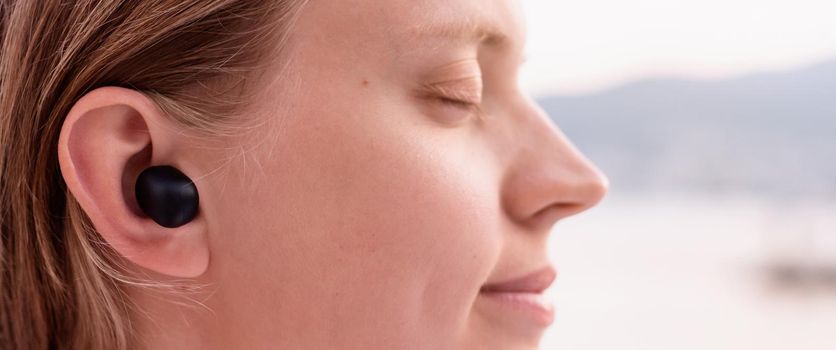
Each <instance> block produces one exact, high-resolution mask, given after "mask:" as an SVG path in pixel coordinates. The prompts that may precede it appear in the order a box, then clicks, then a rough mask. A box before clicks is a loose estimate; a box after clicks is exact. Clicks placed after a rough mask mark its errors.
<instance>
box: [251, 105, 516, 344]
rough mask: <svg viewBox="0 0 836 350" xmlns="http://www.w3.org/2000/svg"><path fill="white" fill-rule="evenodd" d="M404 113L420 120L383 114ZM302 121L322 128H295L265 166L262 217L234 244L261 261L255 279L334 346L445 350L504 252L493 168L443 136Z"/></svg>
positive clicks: (343, 118) (257, 194)
mask: <svg viewBox="0 0 836 350" xmlns="http://www.w3.org/2000/svg"><path fill="white" fill-rule="evenodd" d="M368 113H369V112H368V111H364V114H368ZM398 113H400V114H401V115H403V113H413V112H410V111H408V110H398V111H396V110H392V113H379V114H378V115H398ZM305 115H308V116H312V115H316V116H317V117H316V118H313V117H308V118H309V119H305V120H300V121H299V122H298V123H294V122H290V123H288V124H286V125H285V126H284V130H285V131H284V132H282V133H281V135H282V136H280V137H279V138H278V139H277V141H276V144H275V145H272V146H271V147H270V150H271V151H270V152H269V156H268V155H267V154H268V153H262V155H261V156H260V157H263V159H265V161H263V162H261V163H260V164H261V167H262V168H261V169H262V170H263V171H264V173H266V174H270V176H269V177H268V178H266V179H265V181H263V182H261V183H262V184H263V187H262V188H261V189H260V190H259V191H253V192H252V194H253V199H252V201H255V202H258V204H247V205H246V207H248V208H261V209H260V210H249V211H248V212H249V214H248V216H249V217H250V218H251V219H250V220H249V221H250V222H251V223H252V224H253V225H249V226H250V227H249V231H250V232H249V233H247V232H243V233H241V234H242V235H244V236H245V237H246V238H244V240H246V241H248V242H247V243H245V242H238V243H236V244H238V245H240V247H239V248H238V249H246V250H248V253H247V255H248V257H247V258H246V260H252V262H253V263H255V264H258V262H259V261H260V262H261V263H260V265H261V266H262V267H261V269H262V271H259V274H258V275H255V273H254V275H253V276H251V277H252V278H254V279H256V280H260V281H261V282H260V283H263V284H264V285H263V288H265V289H269V290H270V292H269V293H264V294H266V295H269V296H270V298H272V299H271V300H275V299H277V298H276V296H277V295H280V296H282V300H283V301H284V303H283V304H282V305H281V306H277V307H281V308H283V309H285V310H288V309H290V310H288V311H293V312H292V313H290V314H287V316H286V317H287V318H288V319H294V321H293V324H294V325H295V326H297V327H298V326H299V325H300V324H304V323H305V321H304V320H306V319H307V320H309V325H310V327H311V328H316V329H317V330H319V331H322V332H328V333H329V334H331V336H330V339H337V338H342V337H345V338H353V339H355V340H353V341H355V342H356V339H377V340H376V341H385V340H381V337H380V334H381V333H382V334H387V335H388V336H387V338H384V339H389V340H391V341H392V343H391V344H390V345H392V346H402V345H403V344H405V343H410V344H424V345H425V346H430V347H433V348H442V347H446V346H445V345H442V344H444V343H445V342H453V341H454V338H455V334H457V333H461V332H463V331H464V329H463V328H464V327H465V326H466V323H467V319H468V315H469V313H470V308H471V304H472V302H473V301H474V299H475V298H476V295H477V292H478V289H479V286H480V285H481V284H482V283H483V282H484V280H485V278H486V277H487V275H488V274H489V273H490V271H491V268H492V267H493V264H494V262H495V261H496V259H497V257H498V254H499V248H500V242H499V238H500V237H499V235H498V234H496V232H497V227H498V225H499V215H498V214H499V213H500V211H499V208H498V205H497V203H498V202H499V201H498V198H497V196H498V193H499V191H498V188H497V187H496V186H497V185H496V183H497V181H495V179H494V178H493V176H492V175H491V174H492V171H491V168H490V166H489V163H488V162H485V161H480V158H479V157H478V156H476V155H475V154H474V152H473V149H472V147H468V146H467V144H466V143H465V141H464V140H463V139H456V138H450V135H447V136H445V137H443V138H440V137H438V136H437V133H439V132H443V131H441V130H442V129H440V128H439V129H432V128H428V127H427V126H426V125H424V126H420V127H419V126H415V125H409V124H408V123H404V122H397V121H396V120H395V119H393V118H375V117H370V116H367V115H363V116H352V115H339V116H337V115H329V114H328V112H327V111H319V112H316V113H314V112H311V113H306V114H305ZM400 120H401V121H402V120H403V117H401V119H400ZM448 132H449V131H448ZM242 254H243V253H242ZM241 261H242V260H241V259H240V258H239V259H238V262H239V263H240V262H241ZM264 262H267V263H266V264H265V263H264ZM279 276H283V277H279ZM287 281H293V283H292V284H290V283H280V282H287ZM265 292H266V291H265ZM281 315H282V314H276V315H275V317H281ZM298 315H305V316H303V317H299V316H298ZM334 334H338V335H339V336H334ZM443 335H446V336H443ZM427 342H438V343H436V344H432V345H430V344H427ZM378 345H379V344H378Z"/></svg>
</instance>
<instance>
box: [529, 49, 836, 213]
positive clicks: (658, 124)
mask: <svg viewBox="0 0 836 350" xmlns="http://www.w3.org/2000/svg"><path fill="white" fill-rule="evenodd" d="M539 102H540V103H541V105H542V106H543V108H544V109H545V110H546V112H548V113H549V114H550V115H551V117H552V118H553V120H554V121H555V122H556V123H557V125H558V126H559V127H560V128H561V129H562V130H563V131H564V132H565V133H566V134H567V135H568V136H569V138H570V139H571V140H572V141H573V142H574V143H575V144H576V145H577V146H578V147H579V148H580V149H581V150H582V151H583V152H584V153H585V154H586V155H587V156H589V158H591V159H592V160H593V161H594V162H595V163H596V164H598V165H599V166H600V167H601V168H602V169H603V170H604V171H605V172H606V173H607V174H608V175H609V177H610V180H611V181H612V185H613V190H614V191H622V192H624V191H688V192H693V191H701V192H704V191H711V192H748V193H765V194H771V195H781V196H808V195H825V196H832V197H836V61H831V62H826V63H822V64H819V65H815V66H812V67H809V68H806V69H802V70H798V71H790V72H773V73H763V74H753V75H748V76H743V77H740V78H735V79H729V80H720V81H690V80H682V79H655V80H647V81H640V82H636V83H633V84H628V85H625V86H622V87H619V88H615V89H612V90H608V91H604V92H601V93H597V94H592V95H587V96H553V97H547V98H543V99H540V101H539Z"/></svg>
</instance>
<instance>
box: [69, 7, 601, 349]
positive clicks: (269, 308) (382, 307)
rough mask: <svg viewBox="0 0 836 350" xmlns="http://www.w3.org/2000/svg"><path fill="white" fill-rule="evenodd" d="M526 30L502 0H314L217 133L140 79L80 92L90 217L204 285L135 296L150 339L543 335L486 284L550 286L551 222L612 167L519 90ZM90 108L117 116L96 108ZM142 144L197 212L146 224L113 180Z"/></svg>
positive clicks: (328, 344) (472, 344)
mask: <svg viewBox="0 0 836 350" xmlns="http://www.w3.org/2000/svg"><path fill="white" fill-rule="evenodd" d="M524 43H525V23H524V19H523V18H522V15H521V10H520V4H519V3H517V1H514V0H426V1H413V0H389V1H375V0H349V1H317V0H313V1H311V2H310V3H309V4H308V5H307V6H306V7H305V8H304V9H303V11H302V13H301V14H300V17H299V18H298V22H297V23H296V25H295V27H294V29H293V32H292V34H291V36H290V38H289V42H288V48H289V51H288V52H289V56H288V58H287V59H286V60H281V62H276V64H273V65H271V66H270V69H268V71H265V72H264V74H263V77H264V78H265V81H267V83H266V84H264V85H263V87H261V89H260V91H259V92H258V98H257V100H256V101H255V103H254V105H252V106H250V115H249V116H247V117H250V118H260V119H259V120H261V121H262V123H261V124H259V127H258V128H255V129H253V130H251V131H250V132H249V133H248V134H247V137H241V138H236V139H230V140H229V141H228V144H226V145H225V147H220V148H219V147H214V148H209V147H197V146H193V145H192V143H190V141H189V140H187V139H184V138H182V137H180V136H179V135H178V134H177V133H176V132H174V131H172V128H174V127H172V126H171V125H173V124H170V122H168V121H166V118H163V117H162V116H160V115H158V112H157V110H155V109H154V108H151V107H150V105H149V103H148V101H145V100H143V99H142V96H141V95H139V94H134V93H131V92H130V90H125V89H121V88H104V89H100V90H98V91H94V92H93V93H91V94H90V95H88V96H86V97H85V98H84V99H82V100H81V101H80V102H79V103H78V104H77V105H76V106H75V108H74V109H73V112H71V115H70V117H69V119H68V120H70V121H75V122H74V123H69V124H68V126H65V129H64V133H63V134H62V140H63V141H62V142H61V147H62V148H61V157H62V159H61V161H62V169H63V170H64V174H65V176H66V177H68V178H69V179H68V184H69V186H70V188H71V189H72V190H73V192H74V193H75V194H76V195H77V197H79V201H80V203H81V204H82V205H83V206H84V208H85V210H86V211H87V212H88V214H89V215H90V217H91V220H92V221H93V222H94V223H95V225H96V227H97V229H98V230H99V231H100V232H101V234H102V236H103V237H104V238H105V239H106V240H108V242H109V243H111V244H112V245H113V246H114V247H115V248H116V250H117V251H119V252H120V253H121V254H123V255H125V256H126V257H127V258H128V259H130V260H132V261H133V262H135V263H137V265H139V266H142V267H144V268H146V269H147V271H146V272H147V273H149V275H150V276H175V277H189V278H192V279H194V280H196V281H198V282H200V283H201V284H202V285H205V288H204V290H205V291H206V292H205V295H202V296H201V297H200V304H201V307H194V306H193V305H192V306H188V305H186V306H180V305H173V304H171V303H166V302H164V301H160V298H159V297H147V296H143V295H144V294H143V293H142V292H135V293H134V295H133V296H134V297H135V298H136V301H137V304H138V305H141V306H142V308H143V309H144V311H145V316H148V318H150V319H152V320H150V321H149V322H146V323H147V324H146V326H145V327H144V328H142V327H140V328H141V329H142V330H144V331H146V334H145V336H146V339H147V341H148V342H151V343H153V342H154V341H157V340H159V341H163V340H166V341H174V342H177V341H178V340H176V339H180V340H179V341H180V342H181V344H180V345H181V346H180V347H178V348H188V346H194V347H199V348H204V349H206V348H230V349H231V348H236V349H245V348H248V349H256V348H258V349H262V348H264V349H266V348H271V349H272V348H279V349H535V348H537V347H538V343H539V341H540V338H541V336H542V333H543V331H544V329H545V328H546V327H547V326H548V324H549V323H550V322H551V318H550V317H551V315H550V314H548V313H542V312H538V310H536V309H532V308H531V307H526V306H525V303H514V302H513V300H512V301H509V300H500V299H501V298H497V297H495V296H490V295H488V293H486V292H485V288H483V287H485V286H490V285H496V284H501V283H503V282H505V281H511V280H514V279H517V278H519V277H522V276H527V275H529V274H531V273H534V272H538V271H540V272H543V271H545V272H544V273H543V274H542V275H541V280H540V282H541V283H540V285H541V286H540V287H544V286H542V284H543V283H546V284H548V283H550V282H551V280H552V278H553V277H554V276H553V274H551V273H550V272H552V269H551V267H550V266H551V264H550V263H549V257H548V254H547V251H546V243H547V239H548V238H549V232H550V231H551V229H552V227H553V226H554V224H555V223H556V222H557V221H558V220H560V219H563V218H566V217H568V216H571V215H573V214H576V213H579V212H581V211H583V210H585V209H587V208H589V207H591V206H593V205H595V204H596V203H597V202H599V201H600V200H601V198H602V197H603V196H604V194H605V192H606V190H607V181H606V178H605V177H604V176H603V175H602V174H601V173H600V171H598V170H597V169H596V168H595V167H594V166H593V165H592V164H590V162H589V161H588V160H586V159H585V158H584V157H583V156H582V155H581V154H580V153H579V152H578V151H577V150H576V149H575V148H574V147H573V146H572V144H571V143H570V142H569V141H568V140H567V139H566V137H565V136H564V135H563V134H561V132H560V131H559V130H558V129H557V128H556V126H555V125H554V124H553V123H552V122H551V121H550V119H549V118H548V116H547V115H545V114H544V112H543V111H542V110H541V109H540V108H539V107H538V106H537V105H536V104H534V103H533V102H532V100H531V99H530V98H529V97H528V96H526V95H525V94H524V93H523V92H522V91H521V90H520V88H519V86H518V84H517V78H518V77H517V73H518V69H519V67H520V64H521V63H522V61H523V48H524ZM102 113H108V114H109V115H110V116H111V117H113V116H122V117H123V119H119V118H115V117H114V118H110V119H109V120H111V122H106V121H104V120H106V119H105V118H87V116H96V115H97V114H102ZM114 120H126V121H132V120H140V121H142V122H144V125H145V126H146V127H147V128H148V131H147V132H146V133H145V134H142V135H144V136H135V135H134V136H130V134H129V132H127V131H126V130H130V129H129V125H134V126H136V125H142V124H141V123H138V124H131V123H130V122H125V123H118V122H114ZM113 135H121V136H113ZM126 135H128V136H126ZM143 137H144V138H143ZM146 143H147V144H149V145H152V147H150V150H151V151H150V152H152V155H151V156H149V162H150V163H154V164H153V165H159V164H174V165H175V166H176V167H177V168H178V169H180V170H181V171H183V172H184V173H185V174H187V175H188V176H190V177H191V178H192V179H193V180H194V181H195V183H196V185H197V188H198V190H199V193H200V212H199V214H198V216H197V217H196V218H195V220H194V221H193V222H191V223H189V224H187V225H184V226H182V227H178V228H173V229H167V228H161V227H159V226H156V225H155V224H154V222H153V221H151V220H150V219H148V217H144V216H143V215H142V214H141V213H140V212H139V211H137V210H136V208H135V207H133V206H132V204H130V200H125V198H129V197H130V196H129V195H125V196H124V198H123V196H122V193H123V192H122V191H120V190H118V188H119V187H118V184H119V183H120V182H119V181H122V179H123V178H124V177H126V175H125V174H126V173H130V174H131V176H133V175H134V174H135V173H136V172H138V171H139V170H141V168H142V166H148V165H152V164H144V165H136V166H135V167H133V168H131V166H130V165H131V164H134V163H132V162H131V161H130V160H131V155H132V154H134V153H132V152H130V151H127V150H140V149H146V148H145V147H144V146H145V144H146ZM131 147H134V148H131ZM102 149H108V150H111V151H108V152H102V151H101V150H102ZM120 150H125V151H124V152H123V151H120ZM106 164H121V165H125V166H124V167H117V166H108V165H106ZM126 164H127V165H126ZM137 164H138V163H137ZM127 177H128V178H130V176H127ZM127 183H130V182H129V181H128V182H127ZM123 185H124V184H123ZM127 187H129V186H127ZM126 193H130V191H127V192H126ZM156 273H159V274H156ZM160 278H162V277H160ZM540 289H542V288H540ZM139 319H140V320H142V319H143V318H142V317H140V318H139ZM138 324H142V322H141V321H140V322H139V323H138ZM155 337H156V338H155ZM155 339H156V340H155ZM172 339H174V340H172ZM187 345H188V346H187Z"/></svg>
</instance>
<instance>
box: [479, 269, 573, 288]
mask: <svg viewBox="0 0 836 350" xmlns="http://www.w3.org/2000/svg"><path fill="white" fill-rule="evenodd" d="M556 277H557V271H555V269H554V267H552V266H546V267H543V268H541V269H539V270H536V271H534V272H532V273H529V274H527V275H524V276H522V277H517V278H513V279H510V280H507V281H504V282H495V283H486V284H485V285H483V286H482V288H481V289H480V290H479V291H480V292H488V293H491V292H528V293H541V292H543V291H544V290H546V289H547V288H549V286H551V284H552V282H554V279H555V278H556Z"/></svg>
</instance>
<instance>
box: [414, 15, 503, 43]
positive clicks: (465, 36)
mask: <svg viewBox="0 0 836 350" xmlns="http://www.w3.org/2000/svg"><path fill="white" fill-rule="evenodd" d="M415 33H416V34H418V35H421V36H431V37H440V38H446V39H452V40H462V41H467V42H478V43H480V44H485V45H489V46H501V45H502V44H504V43H506V42H508V41H509V40H510V39H509V37H508V35H507V34H505V33H504V32H503V31H502V30H501V29H499V26H498V25H497V24H496V23H494V22H492V21H490V20H486V19H464V20H456V21H444V22H430V23H427V24H424V25H421V26H418V27H416V28H415Z"/></svg>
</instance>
